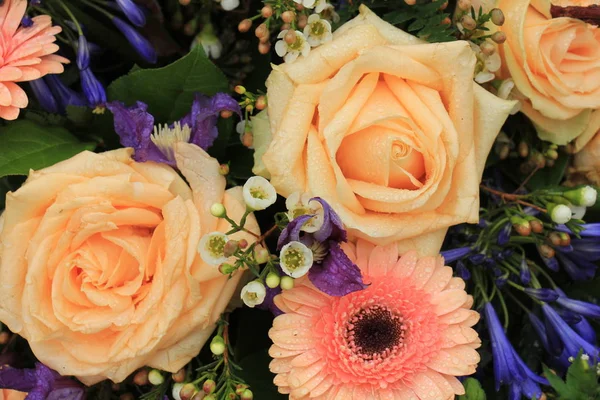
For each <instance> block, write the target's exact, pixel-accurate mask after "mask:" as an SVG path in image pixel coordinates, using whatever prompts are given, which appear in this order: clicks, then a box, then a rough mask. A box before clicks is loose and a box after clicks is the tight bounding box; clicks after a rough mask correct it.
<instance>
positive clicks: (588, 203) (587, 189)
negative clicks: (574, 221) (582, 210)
mask: <svg viewBox="0 0 600 400" xmlns="http://www.w3.org/2000/svg"><path fill="white" fill-rule="evenodd" d="M579 190H580V193H581V199H580V201H581V205H582V206H584V207H592V206H593V205H594V204H596V198H597V197H598V192H597V191H596V189H594V188H593V187H591V186H584V187H582V188H581V189H579Z"/></svg>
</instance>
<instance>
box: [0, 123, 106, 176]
mask: <svg viewBox="0 0 600 400" xmlns="http://www.w3.org/2000/svg"><path fill="white" fill-rule="evenodd" d="M95 147H96V145H95V144H94V143H82V142H80V141H79V140H78V139H77V138H76V137H75V136H73V135H71V134H70V133H69V131H67V130H66V129H64V128H60V127H48V126H42V125H38V124H36V123H35V122H33V121H28V120H20V121H16V122H13V123H11V124H9V125H8V126H6V127H4V128H2V130H1V131H0V148H1V149H2V152H0V177H3V176H7V175H27V174H28V173H29V170H30V169H41V168H45V167H48V166H50V165H52V164H55V163H57V162H59V161H62V160H65V159H67V158H70V157H72V156H74V155H75V154H77V153H79V152H82V151H84V150H93V149H94V148H95Z"/></svg>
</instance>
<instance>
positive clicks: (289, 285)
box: [279, 276, 294, 290]
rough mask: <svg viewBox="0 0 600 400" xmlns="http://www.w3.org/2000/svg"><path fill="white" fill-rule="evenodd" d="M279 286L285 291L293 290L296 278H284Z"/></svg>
mask: <svg viewBox="0 0 600 400" xmlns="http://www.w3.org/2000/svg"><path fill="white" fill-rule="evenodd" d="M279 286H280V287H281V288H282V289H283V290H290V289H293V288H294V278H292V277H290V276H282V277H281V282H280V283H279Z"/></svg>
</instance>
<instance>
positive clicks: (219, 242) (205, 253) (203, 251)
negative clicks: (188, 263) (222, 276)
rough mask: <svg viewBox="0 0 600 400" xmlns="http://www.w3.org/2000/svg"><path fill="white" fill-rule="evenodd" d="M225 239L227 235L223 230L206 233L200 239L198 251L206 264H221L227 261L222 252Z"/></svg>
mask: <svg viewBox="0 0 600 400" xmlns="http://www.w3.org/2000/svg"><path fill="white" fill-rule="evenodd" d="M227 241H228V239H227V236H226V235H225V234H224V233H223V232H211V233H208V234H206V235H204V236H202V239H200V244H198V253H200V257H201V258H202V259H203V260H204V262H206V263H207V264H211V265H221V264H222V263H224V262H225V261H227V257H225V252H224V251H225V244H226V243H227Z"/></svg>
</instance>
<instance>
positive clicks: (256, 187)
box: [242, 176, 277, 210]
mask: <svg viewBox="0 0 600 400" xmlns="http://www.w3.org/2000/svg"><path fill="white" fill-rule="evenodd" d="M242 194H243V196H244V201H245V202H246V205H247V206H248V207H249V208H251V209H253V210H264V209H265V208H267V207H269V206H270V205H272V204H273V203H275V201H276V200H277V192H276V191H275V188H274V187H273V185H271V182H269V181H268V180H266V179H265V178H263V177H262V176H253V177H251V178H250V179H248V180H247V181H246V183H245V184H244V188H243V190H242Z"/></svg>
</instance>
